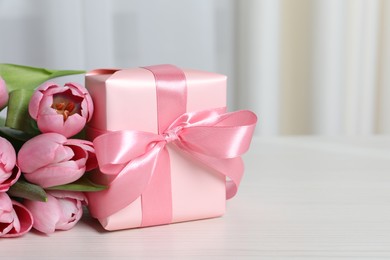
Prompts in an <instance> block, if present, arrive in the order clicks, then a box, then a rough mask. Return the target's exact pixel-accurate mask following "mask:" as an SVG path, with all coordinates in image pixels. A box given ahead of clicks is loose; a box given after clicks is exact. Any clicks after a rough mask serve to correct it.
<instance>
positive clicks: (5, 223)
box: [0, 192, 34, 237]
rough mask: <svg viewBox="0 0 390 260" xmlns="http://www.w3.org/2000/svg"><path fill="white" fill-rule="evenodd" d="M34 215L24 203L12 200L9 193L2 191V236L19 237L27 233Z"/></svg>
mask: <svg viewBox="0 0 390 260" xmlns="http://www.w3.org/2000/svg"><path fill="white" fill-rule="evenodd" d="M33 222H34V221H33V217H32V215H31V213H30V211H28V209H27V208H26V207H25V206H23V205H22V204H20V203H18V202H16V201H11V199H10V198H9V197H8V195H7V193H4V192H1V193H0V237H17V236H21V235H24V234H25V233H27V232H28V231H29V230H30V229H31V227H32V225H33Z"/></svg>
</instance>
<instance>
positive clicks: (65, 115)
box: [28, 82, 93, 137]
mask: <svg viewBox="0 0 390 260" xmlns="http://www.w3.org/2000/svg"><path fill="white" fill-rule="evenodd" d="M28 111H29V113H30V115H31V117H32V118H34V119H35V120H36V121H37V124H38V128H39V130H41V132H42V133H59V134H62V135H64V136H65V137H71V136H73V135H75V134H77V133H79V132H80V131H81V130H82V129H83V128H84V126H85V123H86V122H88V121H89V120H90V119H91V117H92V114H93V103H92V99H91V96H90V95H89V93H88V91H87V90H86V89H85V88H84V87H82V86H80V85H78V84H77V83H67V84H65V86H64V87H60V86H58V85H56V84H55V83H52V82H48V83H45V84H43V85H41V86H40V87H39V88H37V90H36V91H35V92H34V94H33V96H32V97H31V100H30V104H29V107H28Z"/></svg>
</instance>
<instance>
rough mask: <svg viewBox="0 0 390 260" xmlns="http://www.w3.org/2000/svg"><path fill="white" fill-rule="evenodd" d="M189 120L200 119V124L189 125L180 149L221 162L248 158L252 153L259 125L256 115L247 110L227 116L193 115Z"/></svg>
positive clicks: (181, 133) (215, 113) (199, 113)
mask: <svg viewBox="0 0 390 260" xmlns="http://www.w3.org/2000/svg"><path fill="white" fill-rule="evenodd" d="M209 115H212V116H211V117H209ZM202 116H203V118H202ZM204 116H206V117H204ZM187 118H191V119H193V118H197V119H198V120H199V121H198V122H192V123H188V122H191V121H193V120H188V121H187V125H186V126H185V127H183V130H181V131H180V133H179V140H180V144H179V146H181V147H182V148H183V149H186V150H188V151H189V152H195V153H200V154H203V155H207V156H211V157H215V158H220V159H228V158H235V157H238V156H241V155H242V154H244V153H245V152H246V151H247V150H248V149H249V145H250V142H251V138H252V135H253V132H254V129H255V124H256V122H257V117H256V115H255V114H254V113H253V112H251V111H247V110H242V111H237V112H232V113H226V114H220V113H219V111H210V110H208V111H201V112H195V113H191V114H190V115H187Z"/></svg>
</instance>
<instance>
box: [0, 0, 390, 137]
mask: <svg viewBox="0 0 390 260" xmlns="http://www.w3.org/2000/svg"><path fill="white" fill-rule="evenodd" d="M389 46H390V1H386V0H241V1H238V0H236V1H234V0H83V1H80V0H67V1H60V0H34V1H30V0H0V62H1V63H17V64H24V65H31V66H38V67H48V68H52V69H87V70H89V69H93V68H101V67H104V68H107V67H134V66H144V65H152V64H161V63H172V64H176V65H178V66H180V67H183V68H195V69H200V70H208V71H213V72H218V73H223V74H226V75H228V78H229V85H228V105H229V110H236V109H251V110H253V111H255V112H256V113H257V114H258V116H259V118H260V124H259V127H258V128H257V134H258V135H307V134H316V135H371V134H389V133H390V120H389V119H390V49H389V48H390V47H389ZM81 80H82V77H81Z"/></svg>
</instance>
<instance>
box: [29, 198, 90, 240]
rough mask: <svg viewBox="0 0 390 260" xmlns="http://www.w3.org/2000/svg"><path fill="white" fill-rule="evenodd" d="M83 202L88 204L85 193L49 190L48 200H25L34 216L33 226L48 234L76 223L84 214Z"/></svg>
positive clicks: (68, 227)
mask: <svg viewBox="0 0 390 260" xmlns="http://www.w3.org/2000/svg"><path fill="white" fill-rule="evenodd" d="M83 204H87V199H86V197H85V196H84V194H83V193H82V192H70V191H67V192H66V191H48V192H47V202H40V201H32V200H25V201H24V205H25V206H26V208H28V209H29V210H30V211H31V213H32V215H33V216H34V225H33V227H34V228H35V229H37V230H39V231H41V232H43V233H46V234H50V233H53V232H54V231H55V230H68V229H71V228H72V227H73V226H74V225H76V223H77V222H78V221H79V220H80V218H81V216H82V215H83V208H82V205H83Z"/></svg>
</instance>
